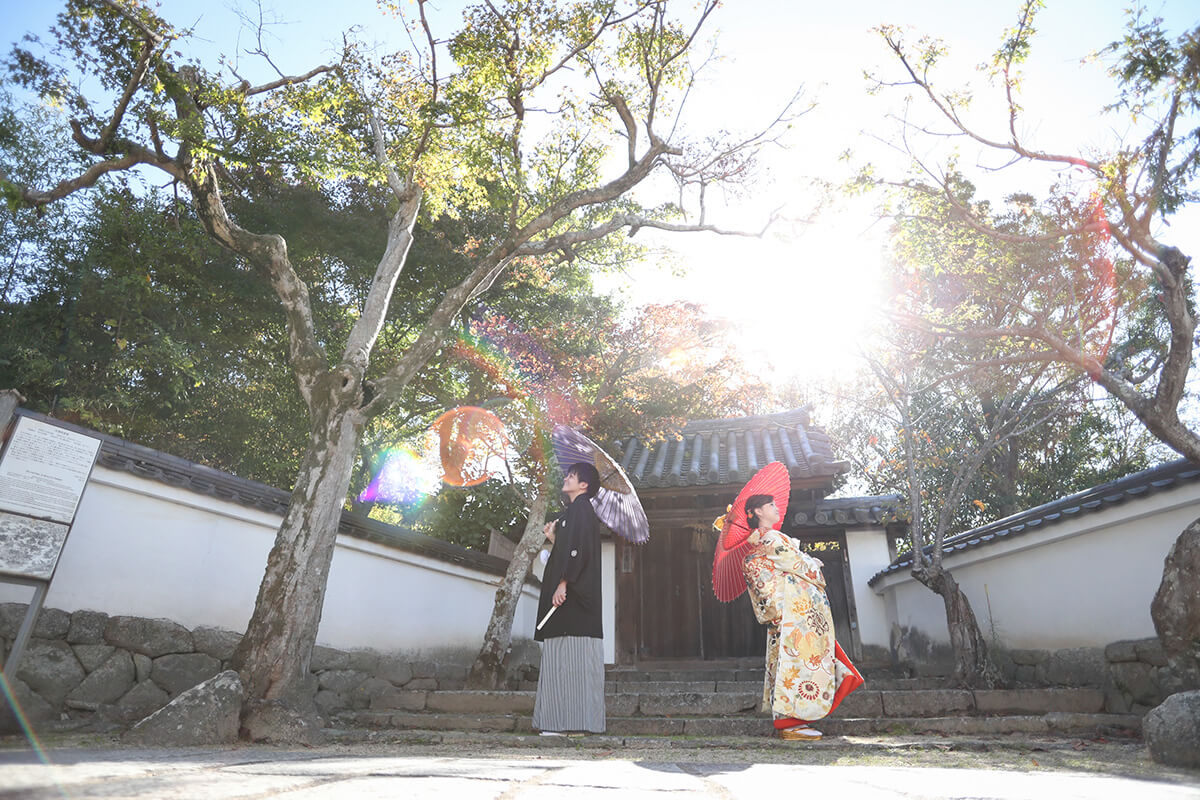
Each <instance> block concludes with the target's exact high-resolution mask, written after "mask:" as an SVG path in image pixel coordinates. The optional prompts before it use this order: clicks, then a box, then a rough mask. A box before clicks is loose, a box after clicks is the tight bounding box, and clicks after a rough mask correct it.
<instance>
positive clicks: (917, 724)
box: [338, 711, 1142, 737]
mask: <svg viewBox="0 0 1200 800" xmlns="http://www.w3.org/2000/svg"><path fill="white" fill-rule="evenodd" d="M338 722H339V723H342V724H344V723H350V724H352V725H354V726H356V727H360V728H368V729H374V730H384V729H389V730H408V731H473V732H501V733H530V732H532V730H533V726H532V720H531V718H530V717H527V716H521V715H516V714H420V713H412V712H399V711H398V712H373V711H363V712H358V713H356V714H354V715H352V717H350V718H345V719H339V720H338ZM607 725H608V728H607V731H606V733H607V734H609V735H612V736H706V737H714V736H716V737H719V736H772V735H774V733H775V731H774V728H773V726H772V725H771V722H770V719H769V718H767V717H766V716H761V717H739V718H735V719H730V718H728V717H638V716H609V717H608V719H607ZM815 727H816V728H817V729H818V730H820V731H821V732H823V733H825V734H827V735H829V736H872V735H914V734H917V735H919V734H945V735H958V736H963V735H967V736H978V735H1000V734H1008V733H1033V734H1070V735H1078V736H1097V735H1129V734H1133V735H1140V733H1141V727H1142V719H1141V717H1139V716H1137V715H1136V714H1072V713H1064V712H1054V713H1050V714H1042V715H999V716H988V717H897V718H892V719H875V718H857V717H848V718H844V719H825V720H821V721H820V722H818V723H816V725H815Z"/></svg>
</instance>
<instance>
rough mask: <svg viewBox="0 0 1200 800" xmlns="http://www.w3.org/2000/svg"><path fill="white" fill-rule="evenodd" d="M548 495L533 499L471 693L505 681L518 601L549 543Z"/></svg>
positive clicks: (474, 667) (472, 677) (469, 680)
mask: <svg viewBox="0 0 1200 800" xmlns="http://www.w3.org/2000/svg"><path fill="white" fill-rule="evenodd" d="M547 494H548V493H547V492H546V490H545V488H543V489H542V491H540V492H538V495H537V497H535V498H534V499H533V503H532V504H531V506H530V509H529V519H528V521H527V522H526V523H525V533H524V534H522V535H521V541H520V542H519V543H518V544H517V549H516V552H514V553H513V557H512V561H510V562H508V571H507V572H505V574H504V579H503V580H501V581H500V586H499V587H497V589H496V602H495V605H493V606H492V618H491V620H489V621H488V626H487V632H486V633H485V634H484V635H483V647H481V648H480V649H479V655H477V656H476V657H475V663H474V664H472V665H471V674H470V675H468V676H467V688H468V689H498V688H500V683H501V680H502V679H503V677H504V657H505V656H506V655H507V654H508V645H509V642H511V641H512V624H513V615H514V614H516V611H517V601H519V600H520V599H521V589H522V588H523V587H524V586H525V576H526V575H528V574H529V565H530V563H532V561H533V554H534V553H536V552H537V551H538V550H539V549H540V548H541V546H542V541H543V540H544V539H545V534H544V533H543V532H542V528H543V527H544V525H545V522H546V505H547Z"/></svg>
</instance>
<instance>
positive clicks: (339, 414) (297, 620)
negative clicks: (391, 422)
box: [233, 373, 362, 709]
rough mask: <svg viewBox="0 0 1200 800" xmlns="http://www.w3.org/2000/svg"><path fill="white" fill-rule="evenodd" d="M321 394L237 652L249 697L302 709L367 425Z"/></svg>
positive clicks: (350, 405) (330, 378)
mask: <svg viewBox="0 0 1200 800" xmlns="http://www.w3.org/2000/svg"><path fill="white" fill-rule="evenodd" d="M331 382H334V383H337V384H339V388H340V383H341V376H340V375H338V374H337V373H326V375H325V376H323V380H321V381H320V382H319V384H320V383H326V384H329V383H331ZM319 384H318V386H319ZM316 394H317V396H318V397H320V395H325V396H324V397H323V398H320V400H319V402H315V403H314V406H313V411H314V419H313V423H312V426H311V428H310V430H309V442H308V450H307V452H306V453H305V455H304V459H303V461H302V462H301V465H300V471H299V474H298V475H297V477H296V485H295V488H294V489H293V490H292V498H291V502H290V503H289V504H288V510H287V513H286V514H285V516H284V518H283V523H282V524H281V525H280V526H279V531H278V532H277V533H276V535H275V544H274V546H273V547H272V548H271V553H270V555H269V556H268V558H267V569H266V574H265V575H264V576H263V581H262V584H261V585H260V586H259V590H258V599H257V600H256V601H255V605H254V614H253V616H251V618H250V624H249V626H248V627H247V629H246V634H245V636H244V637H243V638H242V641H241V643H240V644H239V645H238V648H237V650H236V651H235V653H234V656H233V668H234V669H236V670H237V671H238V673H239V674H240V675H241V678H242V681H243V682H244V684H245V686H246V697H247V700H248V701H256V700H268V701H269V700H277V701H281V702H283V703H284V704H286V705H289V706H292V707H294V708H296V709H307V708H308V706H310V705H311V703H312V700H313V694H314V692H313V691H312V687H311V686H308V687H307V688H306V684H307V679H308V667H309V662H310V660H311V657H312V648H313V644H314V643H315V641H316V636H317V627H318V625H319V624H320V621H321V609H322V606H323V604H324V600H325V584H326V579H327V578H328V576H329V565H330V562H331V560H332V559H333V546H334V542H335V540H336V538H337V530H338V523H339V522H340V520H341V515H342V506H343V503H344V502H345V499H346V493H347V491H348V490H349V488H350V475H351V472H352V469H353V466H354V456H355V452H356V446H357V444H358V436H359V433H360V430H361V427H362V415H361V412H360V411H359V410H358V408H357V404H356V403H354V402H353V399H354V398H353V397H351V398H339V397H338V394H340V393H339V392H338V390H337V389H334V390H333V391H331V392H328V393H326V392H321V391H318V392H317V393H316ZM339 401H340V402H339ZM247 705H248V707H249V706H250V705H251V703H248V704H247Z"/></svg>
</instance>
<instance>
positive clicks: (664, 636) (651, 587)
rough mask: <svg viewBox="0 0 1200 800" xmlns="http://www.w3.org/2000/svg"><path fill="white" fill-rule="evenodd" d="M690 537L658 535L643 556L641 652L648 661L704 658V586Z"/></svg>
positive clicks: (673, 531) (675, 531) (683, 532)
mask: <svg viewBox="0 0 1200 800" xmlns="http://www.w3.org/2000/svg"><path fill="white" fill-rule="evenodd" d="M692 535H693V534H692V530H691V529H690V528H669V529H665V530H655V531H654V535H653V536H651V537H650V541H649V542H647V543H646V544H645V545H644V547H643V552H642V553H641V554H640V555H641V558H640V561H641V569H640V570H639V571H638V576H639V580H640V584H641V586H640V590H641V591H640V592H639V593H640V595H641V608H640V609H638V611H639V618H640V621H641V625H640V626H639V627H640V636H639V639H640V641H639V643H638V645H639V646H638V652H639V654H640V655H641V656H642V657H644V658H700V657H701V654H700V646H701V644H700V632H701V625H700V591H701V588H702V587H701V584H700V583H699V580H698V578H699V574H698V572H697V569H696V567H697V560H696V554H695V553H693V552H692ZM710 580H711V579H710Z"/></svg>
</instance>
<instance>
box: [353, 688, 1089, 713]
mask: <svg viewBox="0 0 1200 800" xmlns="http://www.w3.org/2000/svg"><path fill="white" fill-rule="evenodd" d="M631 685H632V684H631ZM534 696H535V693H534V692H504V691H494V692H477V691H429V692H420V691H418V692H405V691H399V690H397V691H393V692H389V693H386V694H382V695H379V696H378V697H376V698H374V699H373V700H372V702H371V708H370V710H371V711H378V712H393V711H400V712H425V713H443V714H485V715H486V714H514V715H529V714H532V713H533V702H534ZM761 696H762V695H761V690H760V689H759V687H756V691H752V692H717V691H693V692H619V691H618V692H610V693H607V694H605V697H604V703H605V708H606V709H607V711H608V713H609V714H610V715H613V716H633V715H635V714H639V715H641V716H643V717H689V716H690V717H705V716H731V717H736V716H745V715H751V716H753V715H756V714H757V713H758V707H759V704H760V701H761ZM1103 709H1104V693H1103V692H1101V691H1100V690H1098V689H991V690H975V691H971V690H967V689H912V690H906V691H869V690H867V689H859V690H858V691H856V692H854V693H852V694H851V695H849V696H848V697H847V698H846V699H845V700H844V701H843V702H842V704H841V705H840V706H839V707H838V708H837V710H836V711H834V717H836V718H846V717H857V718H874V719H896V718H920V717H946V716H953V715H959V716H982V715H1004V714H1033V715H1041V714H1047V713H1069V714H1096V713H1100V712H1101V711H1103Z"/></svg>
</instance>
